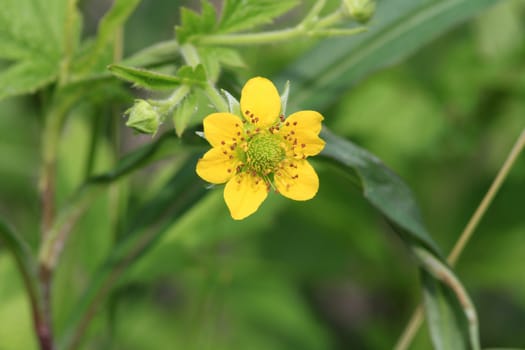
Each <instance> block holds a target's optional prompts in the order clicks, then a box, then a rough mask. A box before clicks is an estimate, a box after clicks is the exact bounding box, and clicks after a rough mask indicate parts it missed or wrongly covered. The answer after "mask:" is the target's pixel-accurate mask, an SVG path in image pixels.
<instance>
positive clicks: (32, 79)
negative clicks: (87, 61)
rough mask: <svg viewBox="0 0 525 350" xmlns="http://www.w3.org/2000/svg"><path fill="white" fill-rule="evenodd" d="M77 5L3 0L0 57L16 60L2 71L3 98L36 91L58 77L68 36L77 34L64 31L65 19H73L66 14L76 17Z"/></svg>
mask: <svg viewBox="0 0 525 350" xmlns="http://www.w3.org/2000/svg"><path fill="white" fill-rule="evenodd" d="M71 3H72V4H71ZM74 4H75V1H74V0H34V1H32V0H4V1H2V5H1V11H0V58H4V59H6V60H9V61H13V63H12V65H11V66H8V68H7V69H5V70H4V71H3V72H2V73H1V74H0V99H1V98H5V97H8V96H14V95H19V94H24V93H29V92H34V91H35V90H36V89H38V88H40V87H42V86H44V85H46V84H48V83H50V82H52V81H53V80H54V79H55V78H56V76H57V74H58V71H59V67H60V61H61V59H62V54H63V51H64V40H65V38H66V36H71V37H72V38H73V39H76V34H75V33H73V34H72V33H64V26H65V21H66V20H70V19H71V18H69V19H68V18H66V17H68V16H70V17H72V18H73V17H76V16H77V12H76V9H75V6H74ZM68 9H72V12H71V11H70V12H68ZM73 29H75V30H76V29H78V27H74V28H73ZM72 45H74V43H72Z"/></svg>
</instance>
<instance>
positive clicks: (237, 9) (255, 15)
mask: <svg viewBox="0 0 525 350" xmlns="http://www.w3.org/2000/svg"><path fill="white" fill-rule="evenodd" d="M298 3H299V1H297V0H280V1H275V0H248V1H247V0H225V1H224V7H223V10H222V14H221V20H220V24H219V28H218V29H219V32H221V33H230V32H238V31H243V30H246V29H252V28H255V27H257V26H260V25H263V24H268V23H272V21H273V19H274V18H276V17H279V16H280V15H282V14H284V13H286V12H288V11H289V10H290V9H292V8H293V7H295V6H297V4H298Z"/></svg>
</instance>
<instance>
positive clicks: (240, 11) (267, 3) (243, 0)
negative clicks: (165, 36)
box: [175, 0, 299, 44]
mask: <svg viewBox="0 0 525 350" xmlns="http://www.w3.org/2000/svg"><path fill="white" fill-rule="evenodd" d="M298 3H299V1H297V0H281V1H274V0H225V1H224V4H223V8H222V14H221V17H220V20H218V21H217V14H216V11H215V8H214V7H213V5H212V4H211V3H210V2H209V1H208V0H203V1H202V11H201V14H200V15H199V14H198V13H196V12H194V11H192V10H189V9H186V8H183V9H182V10H181V25H180V26H177V27H176V28H175V33H176V37H177V40H178V41H179V43H181V44H182V43H185V42H188V41H193V40H195V38H197V37H198V36H202V35H207V34H224V33H231V32H238V31H244V30H247V29H253V28H256V27H258V26H261V25H264V24H268V23H272V21H273V20H274V19H275V18H276V17H279V16H280V15H282V14H284V13H285V12H287V11H288V10H290V9H291V8H293V7H295V6H296V5H297V4H298Z"/></svg>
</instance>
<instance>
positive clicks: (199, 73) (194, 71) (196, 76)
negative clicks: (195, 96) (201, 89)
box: [177, 64, 206, 85]
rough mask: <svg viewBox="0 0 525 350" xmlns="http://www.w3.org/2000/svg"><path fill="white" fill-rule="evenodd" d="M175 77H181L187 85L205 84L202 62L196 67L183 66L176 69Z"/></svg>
mask: <svg viewBox="0 0 525 350" xmlns="http://www.w3.org/2000/svg"><path fill="white" fill-rule="evenodd" d="M177 77H179V78H180V79H182V80H183V81H184V82H185V84H188V85H205V84H206V70H205V69H204V66H203V65H202V64H198V65H197V66H196V67H191V66H183V67H181V68H180V69H179V70H178V71H177Z"/></svg>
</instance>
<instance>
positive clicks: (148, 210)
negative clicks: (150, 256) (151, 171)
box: [60, 136, 206, 349]
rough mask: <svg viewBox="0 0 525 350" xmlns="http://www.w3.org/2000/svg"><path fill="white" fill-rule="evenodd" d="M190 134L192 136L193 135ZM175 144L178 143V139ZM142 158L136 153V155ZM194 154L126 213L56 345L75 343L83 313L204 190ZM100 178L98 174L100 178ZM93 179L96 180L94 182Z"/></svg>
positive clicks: (88, 309)
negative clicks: (120, 229) (147, 199)
mask: <svg viewBox="0 0 525 350" xmlns="http://www.w3.org/2000/svg"><path fill="white" fill-rule="evenodd" d="M193 137H194V138H195V137H196V136H193ZM179 145H181V144H180V143H179ZM140 158H142V157H141V156H140V155H139V159H140ZM195 162H196V157H191V158H190V159H188V160H187V161H186V162H185V163H184V164H183V166H182V170H181V171H179V172H177V174H175V175H174V176H173V177H172V178H171V179H170V180H169V181H168V182H167V183H166V184H165V186H164V188H162V190H161V191H160V192H159V193H160V194H159V195H158V196H156V197H155V198H153V199H152V200H151V201H150V202H148V203H146V204H145V205H144V206H142V207H140V208H138V209H137V211H136V213H135V215H130V222H128V224H127V226H126V228H125V229H124V233H123V235H121V237H123V238H122V239H121V240H120V241H119V242H117V244H116V246H115V247H114V249H113V250H112V252H111V255H110V256H109V257H108V259H107V260H106V262H105V263H104V264H103V265H102V266H101V267H100V269H99V271H98V272H97V273H96V274H95V276H94V278H93V280H92V281H91V283H90V286H89V288H88V290H87V291H86V294H85V295H84V296H83V298H82V300H80V302H79V303H78V304H77V308H76V309H75V310H73V312H72V313H71V318H70V320H69V322H68V323H67V324H68V329H66V331H65V332H64V334H63V338H62V339H61V340H60V345H61V346H60V348H61V349H67V348H70V347H71V345H73V344H74V343H75V341H76V340H77V339H76V337H77V336H78V334H77V332H78V331H80V332H81V331H82V322H83V317H85V316H87V317H89V314H86V312H91V311H93V310H90V308H92V307H95V306H96V303H98V302H99V301H100V300H101V299H102V298H105V297H106V296H107V293H108V292H109V290H110V289H109V288H111V287H112V286H113V284H114V283H115V282H116V280H117V279H118V278H120V277H121V276H122V274H123V272H125V271H126V267H128V266H129V265H131V264H133V263H134V262H136V261H137V260H138V259H139V258H140V257H142V256H143V255H144V254H145V253H146V252H147V251H148V250H149V249H150V248H151V247H152V246H153V244H154V243H155V242H156V241H157V240H158V239H159V237H161V236H162V235H163V234H164V233H165V232H166V231H167V230H168V229H169V227H170V226H171V225H172V224H173V222H174V221H175V220H177V219H178V218H179V217H180V216H181V215H183V214H184V213H185V212H186V211H188V210H189V209H190V208H191V207H192V206H193V205H194V204H195V203H196V202H198V201H199V200H200V199H201V198H202V197H203V196H204V194H205V193H206V189H205V187H204V186H203V184H202V182H201V181H200V180H198V179H197V177H196V176H195V170H194V168H195ZM101 179H102V178H101ZM98 181H99V180H97V181H96V182H98Z"/></svg>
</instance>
